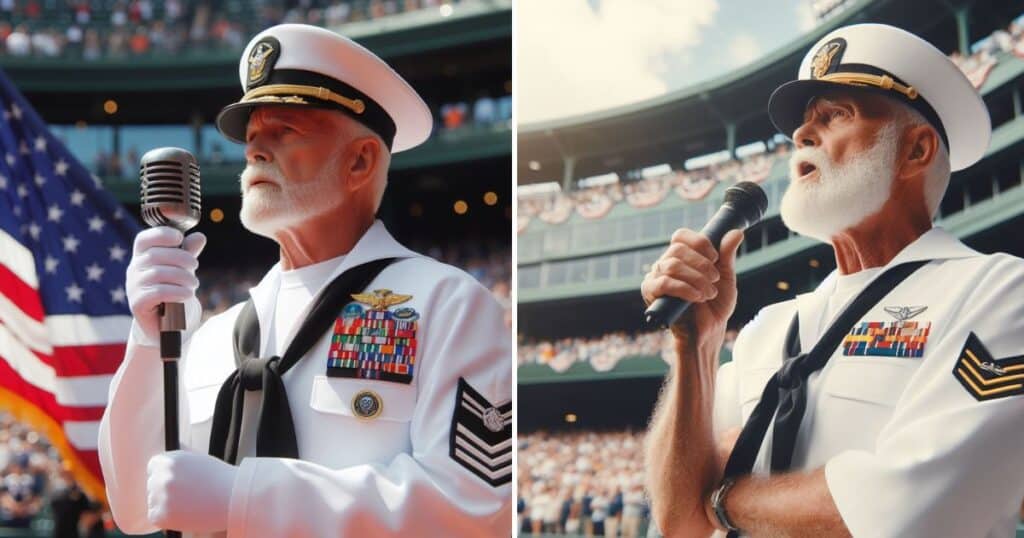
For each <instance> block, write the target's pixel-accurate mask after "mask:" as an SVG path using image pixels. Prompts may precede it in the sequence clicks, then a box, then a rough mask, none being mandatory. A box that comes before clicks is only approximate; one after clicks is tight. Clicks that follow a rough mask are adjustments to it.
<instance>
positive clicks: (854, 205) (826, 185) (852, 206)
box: [779, 123, 902, 243]
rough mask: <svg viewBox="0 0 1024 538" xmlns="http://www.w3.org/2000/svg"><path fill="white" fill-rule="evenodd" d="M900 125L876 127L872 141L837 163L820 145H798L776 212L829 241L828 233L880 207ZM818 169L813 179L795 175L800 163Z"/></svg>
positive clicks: (887, 192) (792, 224)
mask: <svg viewBox="0 0 1024 538" xmlns="http://www.w3.org/2000/svg"><path fill="white" fill-rule="evenodd" d="M901 133H902V129H901V126H900V125H898V124H896V123H889V124H887V125H886V126H885V127H884V128H882V129H881V130H879V131H878V138H877V140H876V141H875V145H874V146H872V147H871V148H870V149H868V150H867V151H865V152H863V153H861V154H860V155H857V156H855V157H853V158H851V159H850V160H849V161H848V162H847V163H845V164H842V165H836V164H835V163H834V162H832V160H831V159H830V158H829V156H828V155H827V154H826V153H825V152H824V151H823V150H821V149H820V148H816V147H809V148H800V149H798V150H796V151H794V152H793V155H792V157H790V159H789V170H790V172H789V177H790V182H789V188H787V189H786V193H785V194H784V195H783V196H782V204H781V206H780V208H779V212H780V213H781V214H782V222H784V223H785V224H786V226H787V227H789V229H790V230H793V231H794V232H796V233H798V234H800V235H804V236H807V237H813V238H815V239H817V240H819V241H822V242H825V243H831V242H832V237H834V236H835V235H836V234H838V233H839V232H842V231H843V230H846V229H849V228H851V227H853V226H855V225H857V224H859V223H860V222H861V221H863V220H864V219H865V218H866V217H868V216H870V215H873V214H875V213H877V212H878V211H880V210H881V209H882V206H883V205H885V202H886V201H888V200H889V196H890V195H891V192H892V183H893V179H894V178H893V176H894V174H895V171H896V154H897V151H898V150H899V140H900V135H901ZM801 162H809V163H811V164H813V165H814V166H815V167H817V169H818V178H817V181H798V180H797V179H796V178H798V177H799V176H800V173H799V171H798V170H799V163H801Z"/></svg>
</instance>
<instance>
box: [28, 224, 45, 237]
mask: <svg viewBox="0 0 1024 538" xmlns="http://www.w3.org/2000/svg"><path fill="white" fill-rule="evenodd" d="M42 231H43V228H42V226H40V225H38V224H36V223H34V222H33V223H32V224H29V225H28V234H29V235H31V236H32V239H35V240H36V241H38V240H39V233H40V232H42Z"/></svg>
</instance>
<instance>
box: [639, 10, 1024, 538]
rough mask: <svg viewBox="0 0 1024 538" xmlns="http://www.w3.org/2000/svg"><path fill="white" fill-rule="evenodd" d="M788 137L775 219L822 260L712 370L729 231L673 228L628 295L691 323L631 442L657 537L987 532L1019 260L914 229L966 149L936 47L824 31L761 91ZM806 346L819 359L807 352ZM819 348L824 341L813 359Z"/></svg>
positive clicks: (729, 259) (974, 131) (927, 218)
mask: <svg viewBox="0 0 1024 538" xmlns="http://www.w3.org/2000/svg"><path fill="white" fill-rule="evenodd" d="M769 114H770V116H771V118H772V121H773V122H774V123H775V125H776V126H777V127H778V128H779V130H780V131H782V132H784V133H787V134H791V135H792V139H793V142H794V143H795V145H796V148H797V149H796V151H795V152H794V154H793V156H792V158H791V173H790V175H791V179H792V181H791V183H790V185H789V188H788V190H787V192H786V194H785V195H784V197H783V200H782V206H781V213H782V218H783V220H784V222H785V223H786V224H787V225H788V226H789V227H790V228H791V229H792V230H794V231H796V232H798V233H800V234H802V235H805V236H809V237H813V238H816V239H818V240H821V241H823V242H827V243H830V244H831V245H832V247H833V248H834V250H835V256H836V262H837V266H838V268H837V270H836V271H834V272H833V273H832V274H831V275H829V276H828V278H826V279H825V280H824V282H822V283H821V284H820V285H819V286H818V287H817V289H815V290H814V291H812V292H810V293H805V294H802V295H799V296H797V297H796V298H795V299H792V300H788V301H784V302H781V303H777V304H773V305H769V306H767V307H765V308H763V309H762V310H761V311H760V313H759V314H758V315H757V316H756V317H755V318H754V319H753V320H752V321H751V322H750V323H749V324H748V325H747V326H746V327H744V328H743V330H742V331H741V333H740V335H739V337H738V339H737V341H736V344H735V347H734V350H733V359H734V360H733V362H732V363H729V364H726V365H724V366H722V367H721V368H718V369H717V373H716V367H717V363H718V350H719V349H720V348H721V345H722V339H723V333H724V331H725V325H726V321H727V320H728V318H729V316H730V315H731V313H732V311H733V309H734V307H735V304H736V275H735V271H734V260H735V253H736V249H737V247H738V245H739V243H740V241H741V240H742V233H740V232H732V233H731V235H728V236H726V237H725V238H724V240H723V241H722V246H721V253H720V254H719V253H718V252H715V251H714V249H713V248H712V247H711V245H710V244H709V243H708V241H707V240H706V239H704V238H702V237H701V236H699V235H698V234H696V233H694V232H692V231H689V230H680V231H679V232H677V233H676V235H675V236H674V237H673V240H672V243H671V246H670V247H669V248H668V250H667V251H666V252H665V254H664V255H663V256H662V257H661V259H660V260H659V261H658V262H657V263H656V264H655V266H654V267H653V268H652V271H651V272H650V273H649V274H648V275H647V277H646V278H645V280H644V282H643V285H642V293H643V296H644V298H645V299H646V300H647V301H648V302H649V301H651V300H653V299H654V298H656V297H658V296H662V295H671V296H676V297H681V298H683V299H686V300H689V301H692V302H693V303H695V304H696V306H695V307H694V308H693V309H692V310H691V312H689V313H688V314H687V316H688V317H684V318H681V322H680V323H679V324H677V325H676V326H675V327H673V329H672V330H673V333H674V335H675V337H676V349H677V354H678V361H677V362H676V363H675V364H674V365H673V369H672V373H671V375H670V379H669V380H668V381H667V382H666V386H665V389H664V391H663V393H662V396H661V401H660V402H659V404H658V408H657V410H656V412H655V416H654V418H653V419H652V423H651V426H650V431H649V433H648V437H647V446H646V451H647V452H646V453H647V462H648V488H649V492H650V494H651V497H652V501H653V512H654V516H655V519H656V521H657V523H658V525H659V528H660V529H661V530H662V531H663V532H664V534H665V535H666V536H672V537H677V536H686V537H690V536H708V535H710V534H712V533H713V532H729V533H730V534H731V535H737V534H744V535H749V536H815V537H820V536H847V535H853V536H863V537H871V538H876V537H878V538H884V537H938V536H943V537H968V536H971V537H991V538H995V537H1000V538H1007V537H1011V536H1013V535H1014V527H1015V522H1016V519H1017V509H1018V507H1019V506H1020V500H1021V498H1022V497H1024V465H1021V464H1020V455H1019V451H1020V447H1021V446H1024V397H1022V394H1024V355H1022V354H1024V261H1022V260H1020V259H1018V258H1015V257H1013V256H1009V255H1006V254H992V255H983V254H980V253H978V252H976V251H974V250H972V249H970V248H968V247H967V246H965V245H964V244H963V243H961V242H960V241H959V240H957V239H956V238H955V237H953V236H952V235H951V234H949V233H948V232H946V231H944V230H942V229H940V228H937V227H933V226H932V218H933V217H934V215H935V214H936V211H937V209H938V206H939V202H940V201H941V199H942V195H943V193H944V191H945V189H946V186H947V185H948V181H949V174H950V170H951V169H952V170H960V169H963V168H966V167H968V166H970V165H971V164H973V163H974V162H976V161H977V160H979V159H980V158H981V157H982V156H983V155H984V153H985V150H986V148H987V145H988V140H989V136H990V129H991V128H990V123H989V118H988V114H987V111H986V109H985V107H984V104H983V102H982V101H981V99H980V97H979V96H978V95H977V93H976V92H975V90H974V89H973V87H971V85H970V83H969V82H968V81H967V80H966V78H965V77H964V76H963V75H962V74H961V73H960V72H959V70H957V68H956V67H955V66H954V65H953V64H952V63H951V62H950V61H949V60H948V59H947V58H946V57H945V56H944V55H943V54H942V53H941V52H939V51H938V50H936V49H935V48H934V47H932V46H931V45H929V44H928V43H927V42H925V41H923V40H921V39H920V38H918V37H916V36H914V35H912V34H909V33H907V32H905V31H903V30H900V29H897V28H893V27H890V26H884V25H877V24H862V25H854V26H848V27H844V28H839V29H837V30H835V31H833V32H831V33H830V34H828V35H826V36H825V37H823V38H822V39H821V40H820V41H819V42H818V43H817V44H816V45H815V46H814V47H813V48H812V49H811V50H810V51H809V52H808V54H807V56H806V57H805V58H804V61H803V63H802V64H801V66H800V71H799V80H797V81H793V82H789V83H787V84H785V85H783V86H781V87H780V88H779V89H778V90H776V92H775V93H774V94H773V96H772V98H771V101H770V104H769ZM819 342H821V344H820V345H817V344H819ZM829 342H831V343H829Z"/></svg>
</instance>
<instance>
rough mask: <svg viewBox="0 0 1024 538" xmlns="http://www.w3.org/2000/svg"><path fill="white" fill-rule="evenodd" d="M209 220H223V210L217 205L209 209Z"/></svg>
mask: <svg viewBox="0 0 1024 538" xmlns="http://www.w3.org/2000/svg"><path fill="white" fill-rule="evenodd" d="M210 220H211V221H213V222H220V221H222V220H224V211H222V210H221V208H219V207H215V208H213V209H211V210H210Z"/></svg>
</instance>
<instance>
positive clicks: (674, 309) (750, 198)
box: [644, 181, 768, 328]
mask: <svg viewBox="0 0 1024 538" xmlns="http://www.w3.org/2000/svg"><path fill="white" fill-rule="evenodd" d="M767 210H768V197H767V196H766V195H765V193H764V190H762V189H761V187H759V186H758V185H757V184H756V183H752V182H750V181H741V182H739V183H737V184H735V185H733V186H732V187H729V188H728V189H726V191H725V202H723V203H722V207H720V208H718V212H716V213H715V215H714V216H713V217H711V220H709V221H708V223H707V224H705V225H704V228H703V229H701V231H700V233H701V234H702V235H704V236H705V237H707V238H708V239H710V240H711V244H712V245H714V247H715V250H718V248H719V246H720V245H721V243H722V237H724V236H725V234H726V233H728V232H729V231H730V230H735V229H746V228H749V227H750V226H753V225H754V224H757V222H758V221H759V220H761V217H762V216H764V212H765V211H767ZM688 308H690V302H689V301H684V300H682V299H680V298H678V297H658V298H657V299H655V300H654V302H653V303H651V306H650V307H648V308H647V311H645V312H644V318H645V319H646V321H647V324H648V325H649V326H650V325H656V326H658V327H661V328H668V327H669V326H671V325H672V324H673V323H675V322H676V320H677V319H679V316H681V315H683V313H684V312H686V309H688Z"/></svg>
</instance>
